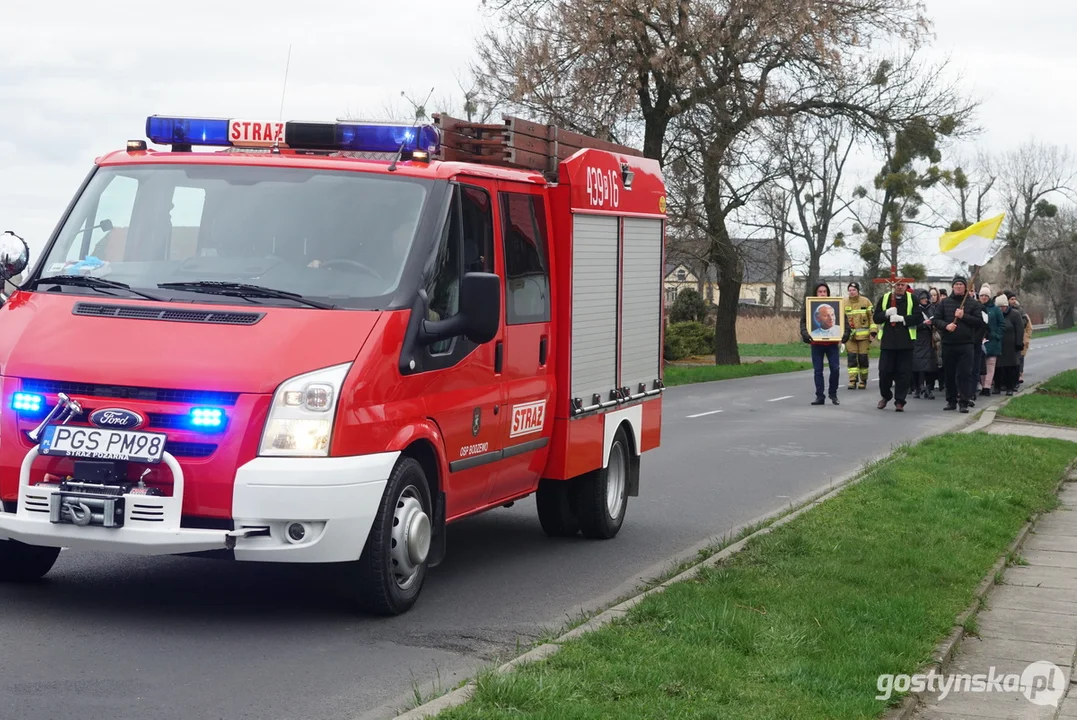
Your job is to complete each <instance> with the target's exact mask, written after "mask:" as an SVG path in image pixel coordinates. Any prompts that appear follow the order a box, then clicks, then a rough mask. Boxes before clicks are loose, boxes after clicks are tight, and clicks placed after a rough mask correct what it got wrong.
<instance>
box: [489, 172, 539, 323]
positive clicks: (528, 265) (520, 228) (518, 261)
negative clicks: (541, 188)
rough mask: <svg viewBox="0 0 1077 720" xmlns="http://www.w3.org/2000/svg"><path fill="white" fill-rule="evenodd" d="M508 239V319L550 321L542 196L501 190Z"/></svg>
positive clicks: (506, 301)
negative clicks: (502, 191)
mask: <svg viewBox="0 0 1077 720" xmlns="http://www.w3.org/2000/svg"><path fill="white" fill-rule="evenodd" d="M501 220H502V235H503V237H504V241H505V322H506V324H508V325H524V324H527V323H537V322H549V320H550V273H549V263H548V261H547V254H546V205H545V203H544V202H543V199H542V196H541V195H529V194H524V193H501Z"/></svg>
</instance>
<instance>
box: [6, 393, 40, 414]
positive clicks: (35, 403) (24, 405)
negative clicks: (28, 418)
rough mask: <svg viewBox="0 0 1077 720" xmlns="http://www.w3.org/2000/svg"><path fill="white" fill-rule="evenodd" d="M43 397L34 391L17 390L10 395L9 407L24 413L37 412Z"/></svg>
mask: <svg viewBox="0 0 1077 720" xmlns="http://www.w3.org/2000/svg"><path fill="white" fill-rule="evenodd" d="M44 404H45V398H44V397H43V396H41V395H37V394H36V393H24V392H17V393H15V394H14V395H12V396H11V408H12V409H13V410H18V411H19V412H24V413H39V412H41V408H42V406H43V405H44Z"/></svg>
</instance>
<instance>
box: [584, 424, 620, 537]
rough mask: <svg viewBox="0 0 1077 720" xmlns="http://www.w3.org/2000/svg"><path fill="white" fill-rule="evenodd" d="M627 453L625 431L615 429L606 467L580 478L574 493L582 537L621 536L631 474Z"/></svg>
mask: <svg viewBox="0 0 1077 720" xmlns="http://www.w3.org/2000/svg"><path fill="white" fill-rule="evenodd" d="M628 452H629V450H628V437H627V436H626V435H625V431H624V428H617V433H616V434H615V435H614V436H613V444H612V445H611V446H610V459H609V462H608V463H607V464H606V467H604V468H599V469H598V470H595V471H594V472H591V473H588V474H587V475H584V476H583V477H582V478H580V480H579V487H578V488H577V490H576V515H577V517H578V518H579V520H580V530H581V531H582V532H583V535H584V537H588V538H593V539H596V540H609V539H611V538H613V537H616V536H617V533H618V532H620V530H621V525H622V523H624V519H625V510H626V509H627V507H628V474H629V472H631V469H630V468H631V464H630V463H629V457H628ZM611 506H612V508H613V509H612V511H611V510H610V507H611Z"/></svg>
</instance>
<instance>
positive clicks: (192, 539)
mask: <svg viewBox="0 0 1077 720" xmlns="http://www.w3.org/2000/svg"><path fill="white" fill-rule="evenodd" d="M37 456H38V451H37V448H36V447H35V448H33V449H32V450H30V452H29V453H27V455H26V457H25V458H24V459H23V462H22V467H21V470H20V477H19V499H18V506H17V509H16V511H15V512H14V513H6V512H2V508H0V540H18V541H21V542H24V543H27V544H30V545H42V546H48V547H66V548H71V549H76V550H83V549H85V550H103V551H111V552H122V553H130V554H136V555H180V554H188V553H198V552H209V551H214V550H231V551H232V552H233V553H234V555H235V558H236V559H237V560H245V561H258V562H299V563H327V562H347V561H352V560H357V559H358V558H359V556H360V555H361V554H362V551H363V546H364V544H365V543H366V539H367V535H368V534H369V533H370V527H371V525H372V524H373V522H374V517H375V515H376V514H377V512H378V508H379V507H380V505H381V499H382V494H383V493H384V490H385V485H386V483H387V482H388V479H389V475H390V474H391V473H392V470H393V467H394V465H395V464H396V461H397V458H398V457H399V453H396V452H391V453H378V454H374V455H360V456H355V457H343V458H256V459H255V460H252V461H251V462H249V463H247V464H245V465H243V466H241V467H240V468H239V469H238V470H237V471H236V475H235V482H234V486H233V501H232V515H233V527H234V530H202V529H194V528H183V527H181V526H180V517H181V509H182V507H183V492H184V478H183V469H182V468H181V467H180V465H179V463H178V462H177V461H176V459H175V458H174V457H172V456H171V455H170V454H168V453H165V455H164V460H163V461H164V463H165V464H166V465H167V466H168V468H169V470H171V472H172V475H173V492H172V495H171V496H169V497H154V496H148V495H123V496H122V497H123V505H124V511H123V519H124V522H123V525H122V527H101V526H97V525H89V526H79V525H74V524H70V523H57V522H53V521H52V517H53V516H52V513H50V501H51V500H52V498H51V496H52V495H53V493H54V492H55V486H46V485H30V471H31V467H32V465H33V462H34V460H35V459H36V458H37ZM291 523H301V524H302V525H303V528H304V535H303V538H302V539H301V540H300V541H298V542H297V541H293V540H291V539H289V537H288V535H287V532H286V528H287V527H288V525H290V524H291Z"/></svg>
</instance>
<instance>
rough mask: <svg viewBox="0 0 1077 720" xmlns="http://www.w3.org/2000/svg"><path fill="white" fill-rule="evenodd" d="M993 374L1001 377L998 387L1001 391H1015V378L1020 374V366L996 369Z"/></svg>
mask: <svg viewBox="0 0 1077 720" xmlns="http://www.w3.org/2000/svg"><path fill="white" fill-rule="evenodd" d="M995 372H997V373H999V374H1000V375H1001V376H1002V377H1000V378H999V385H1000V386H1001V387H1002V389H1003V390H1016V389H1017V378H1018V376H1019V375H1020V374H1021V368H1020V366H1018V365H1009V366H1007V367H1002V368H998V369H997V370H996V371H995Z"/></svg>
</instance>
